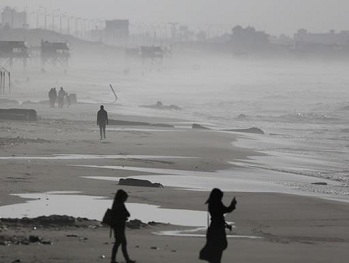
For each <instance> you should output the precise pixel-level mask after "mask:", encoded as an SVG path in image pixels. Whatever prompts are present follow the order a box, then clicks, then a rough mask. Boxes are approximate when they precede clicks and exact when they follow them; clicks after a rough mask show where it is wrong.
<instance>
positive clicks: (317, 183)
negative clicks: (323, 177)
mask: <svg viewBox="0 0 349 263" xmlns="http://www.w3.org/2000/svg"><path fill="white" fill-rule="evenodd" d="M311 184H315V185H327V183H325V182H315V183H311Z"/></svg>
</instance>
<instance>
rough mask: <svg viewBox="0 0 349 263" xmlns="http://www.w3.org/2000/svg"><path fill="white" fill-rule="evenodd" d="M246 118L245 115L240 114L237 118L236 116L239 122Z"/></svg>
mask: <svg viewBox="0 0 349 263" xmlns="http://www.w3.org/2000/svg"><path fill="white" fill-rule="evenodd" d="M246 118H247V115H245V114H240V115H239V116H238V119H239V120H243V119H246Z"/></svg>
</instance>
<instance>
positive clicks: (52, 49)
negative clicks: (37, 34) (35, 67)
mask: <svg viewBox="0 0 349 263" xmlns="http://www.w3.org/2000/svg"><path fill="white" fill-rule="evenodd" d="M69 58H70V48H69V46H68V43H65V42H48V41H44V40H41V64H42V68H43V69H44V68H45V66H47V64H49V65H51V66H54V67H57V66H62V67H64V68H66V67H67V66H68V61H69Z"/></svg>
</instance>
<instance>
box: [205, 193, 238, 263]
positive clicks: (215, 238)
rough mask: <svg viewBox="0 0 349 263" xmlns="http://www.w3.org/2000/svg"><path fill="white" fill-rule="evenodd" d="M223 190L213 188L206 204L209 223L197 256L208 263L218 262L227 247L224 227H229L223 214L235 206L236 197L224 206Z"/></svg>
mask: <svg viewBox="0 0 349 263" xmlns="http://www.w3.org/2000/svg"><path fill="white" fill-rule="evenodd" d="M222 198H223V192H222V191H221V190H220V189H218V188H214V189H213V190H212V191H211V193H210V196H209V198H208V200H207V201H206V204H208V211H209V213H210V215H211V224H210V226H209V227H208V229H207V232H206V244H205V246H204V247H203V248H202V249H201V251H200V256H199V258H200V259H202V260H206V261H208V262H210V263H220V262H221V259H222V254H223V251H224V250H225V249H226V248H227V246H228V242H227V236H226V233H225V228H226V227H227V228H229V229H231V227H230V226H229V225H227V223H226V222H225V219H224V214H225V213H230V212H232V211H233V210H234V209H235V207H236V203H237V202H236V199H235V197H234V199H233V200H232V201H231V203H230V205H229V206H228V207H226V206H225V205H224V204H223V203H222Z"/></svg>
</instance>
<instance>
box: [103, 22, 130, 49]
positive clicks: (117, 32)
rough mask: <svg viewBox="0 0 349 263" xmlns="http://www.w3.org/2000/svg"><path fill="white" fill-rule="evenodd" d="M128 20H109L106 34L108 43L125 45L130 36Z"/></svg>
mask: <svg viewBox="0 0 349 263" xmlns="http://www.w3.org/2000/svg"><path fill="white" fill-rule="evenodd" d="M129 26H130V23H129V20H128V19H115V20H107V21H106V25H105V33H106V37H107V41H108V42H109V43H112V44H118V43H119V44H123V43H125V41H127V40H128V37H129V35H130V31H129Z"/></svg>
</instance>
